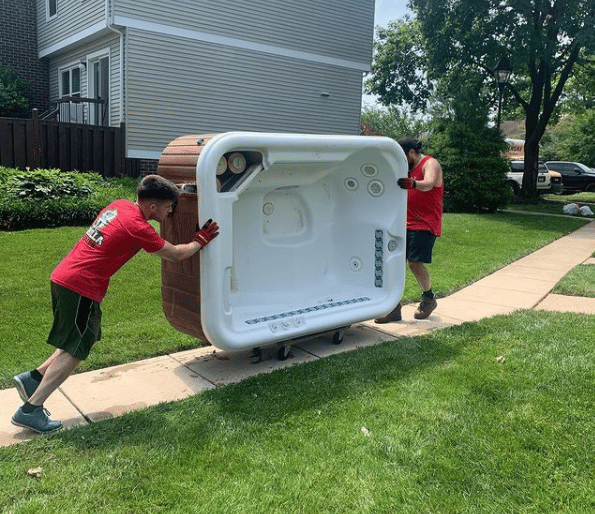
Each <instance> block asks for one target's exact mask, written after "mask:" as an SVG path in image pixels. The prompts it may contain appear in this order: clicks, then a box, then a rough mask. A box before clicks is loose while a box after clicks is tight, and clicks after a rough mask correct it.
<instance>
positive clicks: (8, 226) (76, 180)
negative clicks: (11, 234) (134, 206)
mask: <svg viewBox="0 0 595 514" xmlns="http://www.w3.org/2000/svg"><path fill="white" fill-rule="evenodd" d="M136 186H137V181H136V180H134V179H131V178H127V177H126V178H115V179H109V180H105V179H103V178H102V177H101V176H100V175H99V174H97V173H78V172H60V171H59V170H35V171H26V172H23V171H19V170H15V169H9V168H1V167H0V230H24V229H30V228H49V227H61V226H80V225H83V226H85V225H89V224H91V223H92V222H93V220H94V219H95V217H96V216H97V214H98V213H99V211H100V210H101V209H103V207H105V206H106V205H107V204H108V203H110V202H111V201H113V200H115V199H117V198H128V199H131V200H132V199H134V198H135V196H136Z"/></svg>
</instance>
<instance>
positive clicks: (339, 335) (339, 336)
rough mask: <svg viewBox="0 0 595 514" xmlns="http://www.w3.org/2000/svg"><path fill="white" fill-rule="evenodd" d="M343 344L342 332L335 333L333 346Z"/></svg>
mask: <svg viewBox="0 0 595 514" xmlns="http://www.w3.org/2000/svg"><path fill="white" fill-rule="evenodd" d="M342 342H343V332H335V333H334V334H333V344H341V343H342Z"/></svg>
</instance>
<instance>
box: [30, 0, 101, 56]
mask: <svg viewBox="0 0 595 514" xmlns="http://www.w3.org/2000/svg"><path fill="white" fill-rule="evenodd" d="M57 2H58V15H57V16H55V17H54V18H52V19H51V20H50V21H47V20H46V13H45V9H46V7H45V3H46V0H37V41H38V49H39V52H40V54H42V55H43V52H44V51H45V50H46V49H47V48H48V47H51V46H53V45H56V44H59V43H60V42H62V41H64V40H65V39H67V38H69V37H72V36H75V35H76V34H80V33H81V32H83V31H84V30H85V29H88V28H89V27H92V26H93V25H95V24H97V23H100V22H102V21H103V20H104V19H105V1H104V0H57Z"/></svg>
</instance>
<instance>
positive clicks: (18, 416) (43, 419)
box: [11, 405, 62, 434]
mask: <svg viewBox="0 0 595 514" xmlns="http://www.w3.org/2000/svg"><path fill="white" fill-rule="evenodd" d="M48 414H49V413H48V412H47V411H46V410H45V409H44V408H43V405H41V406H39V407H35V409H34V410H33V412H31V413H30V414H25V413H24V412H23V407H19V408H18V410H17V411H16V412H15V413H14V416H13V417H12V419H11V421H12V424H13V425H16V426H18V427H23V428H30V429H31V430H34V431H35V432H38V433H40V434H47V433H49V432H54V431H55V430H59V429H60V428H62V422H61V421H54V420H52V419H50V418H49V417H48Z"/></svg>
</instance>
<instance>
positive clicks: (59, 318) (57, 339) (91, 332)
mask: <svg viewBox="0 0 595 514" xmlns="http://www.w3.org/2000/svg"><path fill="white" fill-rule="evenodd" d="M51 290H52V311H53V312H54V324H53V325H52V329H51V330H50V335H49V336H48V341H47V342H48V344H51V345H52V346H55V347H56V348H60V349H61V350H64V351H66V352H68V353H69V354H70V355H72V356H73V357H76V358H77V359H80V360H85V359H86V358H87V357H88V356H89V352H90V351H91V347H92V346H93V345H94V344H95V342H96V341H99V340H100V339H101V308H100V307H99V303H98V302H95V301H93V300H91V299H90V298H85V297H84V296H81V295H80V294H78V293H75V292H74V291H71V290H70V289H66V288H65V287H62V286H60V285H58V284H55V283H53V282H52V283H51Z"/></svg>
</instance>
